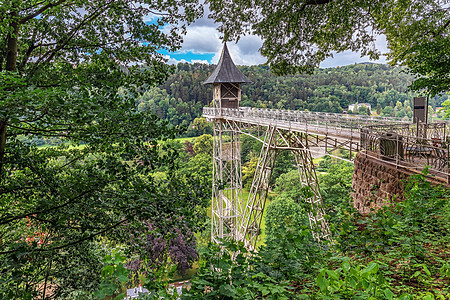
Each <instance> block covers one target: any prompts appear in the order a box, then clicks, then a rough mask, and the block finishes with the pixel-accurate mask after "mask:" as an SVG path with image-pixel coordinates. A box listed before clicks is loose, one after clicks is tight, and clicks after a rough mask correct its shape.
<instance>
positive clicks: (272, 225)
mask: <svg viewBox="0 0 450 300" xmlns="http://www.w3.org/2000/svg"><path fill="white" fill-rule="evenodd" d="M298 201H302V200H301V199H300V200H298ZM265 222H266V244H270V243H277V242H278V239H279V236H280V234H281V233H282V232H286V231H287V230H288V229H294V228H295V230H298V229H299V228H302V227H304V226H308V225H309V223H308V213H307V211H306V210H305V207H304V206H302V205H300V204H299V203H296V202H294V200H293V199H292V198H290V197H289V196H287V195H285V194H282V195H279V196H277V197H276V198H275V199H274V200H272V201H271V202H270V204H269V205H268V206H267V212H266V216H265Z"/></svg>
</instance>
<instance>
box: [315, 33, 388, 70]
mask: <svg viewBox="0 0 450 300" xmlns="http://www.w3.org/2000/svg"><path fill="white" fill-rule="evenodd" d="M375 46H376V47H377V49H378V50H379V51H380V52H381V54H382V56H380V59H378V60H370V58H369V57H368V56H362V57H361V54H360V53H359V52H352V51H344V52H341V53H336V54H334V56H333V57H330V58H327V59H325V60H324V61H323V62H322V63H321V64H320V67H321V68H331V67H337V66H346V65H351V64H354V63H363V62H373V63H380V64H384V63H386V57H385V56H384V55H383V54H386V52H387V51H388V49H387V42H386V37H385V36H384V35H380V36H378V37H377V39H376V41H375Z"/></svg>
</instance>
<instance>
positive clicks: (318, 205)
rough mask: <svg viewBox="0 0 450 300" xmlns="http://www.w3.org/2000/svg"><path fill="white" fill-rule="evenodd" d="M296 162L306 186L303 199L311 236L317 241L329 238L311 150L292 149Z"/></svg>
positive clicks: (301, 181)
mask: <svg viewBox="0 0 450 300" xmlns="http://www.w3.org/2000/svg"><path fill="white" fill-rule="evenodd" d="M292 152H293V154H294V157H295V161H296V163H297V168H298V172H299V175H300V184H301V185H302V187H308V189H307V190H306V191H305V195H304V199H303V201H305V202H306V203H308V204H309V211H308V218H309V226H310V227H311V231H312V235H313V238H314V239H315V240H317V241H320V240H324V239H327V240H330V238H331V234H330V228H329V226H328V222H327V220H326V219H325V211H324V209H323V202H322V197H321V195H320V190H319V182H318V180H317V175H316V171H315V168H314V163H313V158H312V155H311V152H310V151H309V150H307V149H305V148H303V149H298V150H294V151H292Z"/></svg>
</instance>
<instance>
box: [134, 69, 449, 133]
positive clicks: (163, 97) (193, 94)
mask: <svg viewBox="0 0 450 300" xmlns="http://www.w3.org/2000/svg"><path fill="white" fill-rule="evenodd" d="M214 67H215V66H213V65H205V64H178V66H177V70H176V72H175V73H174V74H173V75H172V76H170V78H169V79H168V80H167V81H166V82H165V83H164V84H163V85H161V86H159V87H155V88H152V89H151V90H148V91H146V92H145V93H144V94H143V95H142V96H140V97H139V98H138V103H139V110H146V109H151V110H152V111H154V112H155V113H156V114H157V115H158V116H159V117H160V118H163V119H167V120H169V121H170V122H171V123H172V124H174V125H186V126H187V125H189V124H190V123H191V122H192V121H193V120H194V119H195V118H196V117H199V116H200V115H201V109H202V107H203V106H207V105H209V104H210V102H211V97H212V91H211V88H210V87H209V86H204V85H203V84H202V83H203V81H204V80H205V79H206V78H207V77H208V75H209V74H210V73H211V72H212V71H213V70H214ZM240 70H241V71H242V72H243V73H244V74H245V75H246V76H247V77H248V78H249V79H250V80H252V82H253V83H251V84H247V85H243V86H242V103H241V106H251V107H262V108H279V109H296V110H306V109H307V110H311V111H323V112H343V111H344V110H347V109H348V105H349V104H353V103H370V104H371V105H372V110H373V112H374V113H375V112H377V113H378V114H384V115H388V116H389V115H392V116H397V117H405V116H410V115H411V113H412V110H411V99H412V97H413V96H414V94H412V93H411V92H409V91H408V86H409V85H410V84H411V82H412V81H413V77H412V76H411V75H409V74H407V73H406V72H404V70H403V69H402V68H400V67H390V66H388V65H382V64H355V65H349V66H344V67H337V68H328V69H318V70H316V71H315V72H314V74H312V75H306V74H303V75H301V74H297V75H291V76H275V75H273V74H272V73H271V71H270V68H269V67H268V66H263V65H259V66H241V67H240ZM445 99H447V95H444V96H442V97H434V98H432V99H431V100H430V105H431V106H432V107H433V108H435V107H436V106H440V105H441V104H442V102H443V101H444V100H445ZM405 101H406V103H405ZM389 107H390V108H389Z"/></svg>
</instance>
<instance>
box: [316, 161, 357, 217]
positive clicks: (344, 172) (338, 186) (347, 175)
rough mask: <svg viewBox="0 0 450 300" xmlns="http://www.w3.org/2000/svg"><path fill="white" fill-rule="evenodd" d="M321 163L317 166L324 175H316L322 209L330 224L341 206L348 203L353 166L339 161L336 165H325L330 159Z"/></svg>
mask: <svg viewBox="0 0 450 300" xmlns="http://www.w3.org/2000/svg"><path fill="white" fill-rule="evenodd" d="M323 161H324V162H323V163H322V162H321V163H320V164H319V168H320V169H321V170H323V171H326V173H321V174H318V180H319V187H320V193H321V195H322V200H323V203H324V209H325V211H326V213H327V214H328V215H330V216H331V219H330V222H331V223H334V222H335V221H336V215H337V212H338V210H339V209H340V207H341V206H342V204H345V203H347V202H348V201H350V199H349V196H350V192H351V190H352V177H353V165H352V164H351V163H349V162H346V161H339V162H338V163H337V164H331V163H327V162H329V161H331V159H325V160H323Z"/></svg>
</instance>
